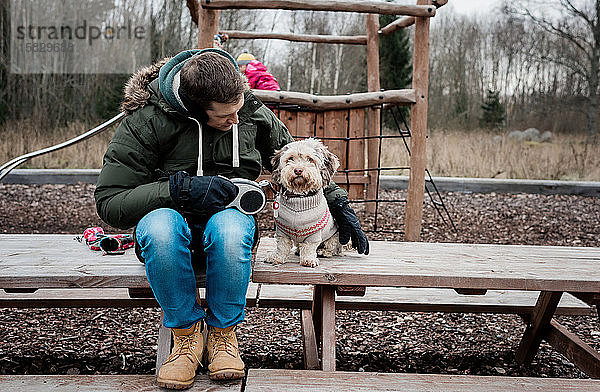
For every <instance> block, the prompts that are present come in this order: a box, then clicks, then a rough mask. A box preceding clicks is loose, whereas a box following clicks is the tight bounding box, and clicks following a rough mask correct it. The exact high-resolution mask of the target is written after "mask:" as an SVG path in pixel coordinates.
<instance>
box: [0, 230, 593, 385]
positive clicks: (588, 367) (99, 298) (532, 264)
mask: <svg viewBox="0 0 600 392" xmlns="http://www.w3.org/2000/svg"><path fill="white" fill-rule="evenodd" d="M74 237H75V236H74V235H68V234H62V235H24V234H5V235H0V289H4V290H5V291H6V292H7V294H5V295H0V305H1V306H11V304H13V305H15V306H21V307H36V306H39V305H40V304H43V305H47V306H88V305H89V306H93V307H95V306H107V307H111V306H152V305H153V304H154V302H153V300H152V295H151V291H150V290H149V285H148V281H147V280H146V274H145V270H144V266H143V265H142V264H141V263H140V262H139V261H138V260H137V258H136V257H135V255H134V254H133V250H131V249H129V250H128V251H127V252H126V253H125V254H124V255H111V256H103V255H102V253H101V252H94V251H90V250H89V249H88V248H87V246H85V245H84V244H81V243H79V242H77V241H75V240H74ZM371 245H372V246H371V254H370V255H368V256H362V255H357V254H356V253H347V254H345V255H342V256H339V257H335V258H330V259H323V260H322V261H321V265H320V266H319V267H317V268H308V267H302V266H300V265H299V263H298V259H297V257H296V256H293V255H292V256H291V258H290V262H288V263H285V264H283V265H278V266H273V265H270V264H265V263H264V262H263V261H262V260H264V259H265V257H266V254H267V252H269V251H271V250H273V249H274V239H273V238H262V239H261V243H260V246H259V249H258V254H257V261H256V262H255V264H254V268H253V277H252V279H253V282H254V283H258V284H261V285H263V288H262V290H261V289H260V288H259V287H257V285H256V284H255V285H251V287H250V290H249V294H248V296H249V297H247V298H248V299H249V304H251V305H252V306H254V305H256V306H275V307H281V306H284V305H285V303H288V304H289V306H290V307H298V308H300V309H302V310H301V317H302V324H301V325H302V335H303V342H304V354H305V364H306V367H307V368H309V369H311V368H312V369H314V368H322V369H323V370H335V309H336V306H338V307H339V308H346V309H351V308H363V309H370V308H373V309H385V308H390V309H396V310H403V309H404V310H418V309H420V308H419V307H417V305H418V302H419V300H418V298H417V299H415V298H412V299H410V301H409V302H406V299H400V302H401V301H404V303H394V298H392V297H393V296H394V295H398V294H401V295H404V294H405V293H404V292H403V291H401V290H400V289H396V288H417V290H419V289H420V290H433V291H427V295H429V294H430V293H432V292H435V296H436V297H435V298H434V299H432V298H425V299H423V301H422V302H423V303H426V307H425V308H424V309H425V310H428V311H433V310H434V309H438V308H437V307H436V306H437V305H436V304H435V303H434V302H437V303H440V302H443V296H444V295H448V294H447V293H448V291H450V292H452V289H454V290H455V291H456V292H458V293H462V294H484V293H485V292H486V291H487V290H490V291H492V290H497V291H496V292H495V294H494V295H495V296H492V297H490V298H489V299H488V300H487V302H485V303H484V302H481V301H478V303H476V304H475V305H473V304H470V303H469V301H457V300H456V299H457V298H456V297H457V296H456V295H454V297H453V298H450V295H448V297H449V301H448V302H444V303H442V310H443V311H455V312H471V311H473V310H476V311H485V309H486V308H487V307H488V306H489V305H490V301H491V302H495V301H498V302H502V301H503V299H504V297H505V294H504V293H507V292H511V293H512V292H515V293H518V294H519V296H516V297H511V299H512V300H514V299H515V298H517V297H518V298H521V297H523V295H522V293H524V292H525V293H527V292H537V291H539V292H540V295H539V298H538V300H537V304H536V305H535V307H534V309H533V312H531V310H530V308H531V307H530V306H528V307H522V306H519V307H515V306H513V305H510V301H508V304H502V308H501V311H503V312H511V309H516V311H515V313H518V314H520V315H522V316H524V317H526V318H528V327H527V329H526V331H525V334H524V337H523V339H522V341H521V345H520V346H519V348H518V351H517V358H518V359H520V360H522V361H524V362H528V361H530V360H531V359H532V357H533V355H535V352H536V350H537V347H538V345H539V343H540V341H541V339H542V338H544V339H546V340H547V341H548V342H549V343H550V344H552V345H553V346H554V347H555V348H556V349H557V350H558V351H559V352H561V353H563V354H564V355H565V356H566V357H567V358H569V359H570V360H571V361H572V362H573V363H574V364H576V365H577V366H579V367H580V368H581V369H582V370H583V371H585V372H586V373H587V374H588V375H590V376H592V377H600V355H599V354H598V353H597V352H596V351H595V350H593V349H592V348H591V347H589V346H588V345H587V344H585V343H584V342H582V341H581V340H580V339H578V338H577V337H576V336H575V335H573V334H572V333H570V332H569V331H567V330H566V329H565V328H564V327H562V326H561V325H560V324H558V323H557V322H556V321H555V320H553V319H552V316H553V315H555V314H556V310H557V307H558V303H559V300H561V297H562V296H563V295H562V294H563V293H565V292H566V293H570V294H572V295H573V296H575V297H577V298H579V299H581V300H583V301H585V302H586V303H588V304H590V305H596V306H598V304H599V303H600V249H599V248H575V247H541V246H513V245H471V244H436V243H401V242H385V241H373V242H372V243H371ZM203 280H204V277H203V276H198V285H199V286H202V285H203ZM271 284H274V285H278V286H279V289H277V290H275V291H273V290H272V289H273V288H274V285H271ZM290 285H293V287H298V289H299V290H300V291H295V290H287V289H286V290H282V289H281V288H282V287H284V288H285V287H288V288H289V287H292V286H290ZM301 285H314V289H313V293H312V303H311V305H310V308H309V309H306V308H305V304H306V299H305V298H304V297H302V295H303V294H301V295H299V294H298V293H303V292H304V291H306V286H301ZM365 287H368V290H366V289H365ZM67 289H70V290H67ZM75 289H77V290H81V295H75V294H74V293H73V290H75ZM118 289H120V290H127V293H128V295H129V297H130V298H129V299H127V298H123V295H122V294H119V293H115V292H114V290H118ZM444 289H445V290H446V291H445V292H444ZM449 289H450V290H449ZM365 290H366V291H367V295H366V296H365V297H360V295H363V294H364V293H365ZM402 290H404V289H402ZM406 290H409V289H406ZM34 291H35V293H32V294H28V293H30V292H34ZM57 292H60V293H61V294H62V293H63V292H64V294H62V295H61V294H57ZM336 292H337V294H338V295H340V294H341V295H354V296H355V297H345V298H355V299H356V301H352V300H349V301H348V300H347V301H343V300H342V301H340V300H338V301H337V304H338V305H336V298H335V297H336ZM444 293H446V294H444ZM309 294H310V293H309ZM380 294H381V295H382V299H383V302H381V303H378V302H377V301H373V295H375V296H377V295H380ZM414 294H415V293H413V295H414ZM11 295H12V296H14V297H11ZM28 295H30V296H31V297H30V298H28V297H27V296H28ZM416 295H419V293H416ZM369 296H371V298H370V299H369V300H368V301H365V302H362V303H361V298H367V297H369ZM46 297H48V298H46ZM50 297H51V298H50ZM463 297H464V296H463ZM481 297H487V296H481ZM569 297H570V295H569ZM261 298H262V299H264V301H263V302H262V303H261V302H260V301H261ZM353 302H354V303H353ZM427 302H429V303H427ZM480 302H481V303H480ZM571 303H572V301H569V303H567V304H566V307H563V309H566V310H568V311H578V310H583V311H587V310H586V309H584V308H581V307H580V306H579V305H577V304H575V307H570V306H571ZM527 308H529V310H527V311H524V310H523V309H527ZM559 309H560V308H559ZM569 309H570V310H569ZM580 314H581V313H580ZM319 342H322V355H321V358H319V357H318V355H317V344H318V343H319ZM158 347H159V349H158V353H157V364H158V365H160V364H161V363H162V360H163V359H164V358H165V357H166V355H168V352H169V351H170V335H169V333H168V331H166V330H165V329H164V328H161V330H160V331H159V344H158Z"/></svg>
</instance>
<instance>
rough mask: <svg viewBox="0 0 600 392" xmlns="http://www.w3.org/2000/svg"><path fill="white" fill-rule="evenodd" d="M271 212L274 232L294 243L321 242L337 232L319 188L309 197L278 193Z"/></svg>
mask: <svg viewBox="0 0 600 392" xmlns="http://www.w3.org/2000/svg"><path fill="white" fill-rule="evenodd" d="M273 212H274V215H275V228H276V233H277V234H279V235H284V236H286V237H289V238H290V239H291V240H293V241H294V242H323V241H325V240H328V239H329V238H331V237H332V236H333V235H334V234H335V233H336V232H337V227H336V226H335V224H334V222H333V217H332V216H331V213H330V212H329V206H328V205H327V200H326V199H325V195H324V194H323V190H322V189H320V190H319V191H318V192H317V193H316V194H314V195H311V196H286V195H282V194H280V195H278V196H277V199H276V200H275V202H274V203H273Z"/></svg>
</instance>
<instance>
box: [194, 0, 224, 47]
mask: <svg viewBox="0 0 600 392" xmlns="http://www.w3.org/2000/svg"><path fill="white" fill-rule="evenodd" d="M220 12H221V11H219V10H210V9H207V8H199V10H198V49H205V48H212V47H213V42H214V37H215V34H217V33H218V32H219V14H220Z"/></svg>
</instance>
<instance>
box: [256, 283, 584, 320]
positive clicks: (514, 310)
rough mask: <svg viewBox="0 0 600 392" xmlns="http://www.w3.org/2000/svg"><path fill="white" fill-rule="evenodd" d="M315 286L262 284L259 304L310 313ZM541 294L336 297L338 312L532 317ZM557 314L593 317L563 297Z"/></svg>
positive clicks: (423, 291) (397, 291)
mask: <svg viewBox="0 0 600 392" xmlns="http://www.w3.org/2000/svg"><path fill="white" fill-rule="evenodd" d="M312 291H313V289H312V286H307V285H279V284H262V285H261V289H260V296H259V301H258V306H259V307H264V308H274V307H279V308H294V309H297V308H300V309H310V306H311V301H312ZM538 296H539V292H538V291H520V290H489V291H488V292H487V293H486V294H485V295H460V294H457V293H456V292H455V291H454V290H452V289H427V288H405V287H367V290H366V293H365V295H364V296H357V297H345V296H336V305H335V306H336V309H343V310H348V309H353V310H396V311H405V312H413V311H428V312H459V313H465V312H472V313H508V314H530V313H531V312H532V311H533V308H534V306H535V303H536V301H537V298H538ZM556 314H564V315H583V316H593V315H594V310H593V308H592V307H590V306H589V305H587V304H586V303H584V302H583V301H581V300H579V299H577V298H575V297H574V296H572V295H570V294H567V293H565V294H563V296H562V298H561V300H560V303H559V307H558V308H557V312H556Z"/></svg>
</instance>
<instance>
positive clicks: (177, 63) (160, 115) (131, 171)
mask: <svg viewBox="0 0 600 392" xmlns="http://www.w3.org/2000/svg"><path fill="white" fill-rule="evenodd" d="M122 108H123V110H125V111H126V112H127V113H128V114H129V115H128V116H127V117H125V118H124V119H123V121H122V122H121V124H120V125H119V127H118V128H117V130H116V131H115V135H114V136H113V139H112V140H111V142H110V144H109V146H108V149H107V152H106V154H105V156H104V164H103V167H102V171H101V173H100V176H99V179H98V184H97V187H96V191H95V198H96V207H97V210H98V214H99V215H100V217H101V218H102V219H103V220H104V221H105V222H107V223H108V224H110V225H111V226H114V227H118V228H121V229H126V228H129V227H133V226H136V229H135V232H134V234H135V236H136V242H137V244H136V245H137V246H136V250H137V252H136V253H137V254H138V257H140V259H141V260H142V261H143V262H144V263H145V267H146V275H147V278H148V282H149V283H150V286H151V288H152V291H153V293H154V296H155V297H156V300H157V301H158V303H159V305H160V307H161V308H162V310H163V313H164V320H163V324H164V325H165V327H168V328H171V330H172V334H173V341H174V347H173V350H172V352H171V355H170V356H169V357H168V359H167V360H166V361H165V363H164V364H163V365H162V366H161V368H160V370H159V372H158V377H157V381H158V384H159V386H161V387H165V388H173V389H184V388H189V387H190V386H192V384H193V382H194V376H195V374H196V370H197V368H198V365H199V364H200V362H201V360H202V357H203V354H204V351H203V350H204V341H203V335H202V331H203V329H204V328H205V324H207V325H208V338H207V342H206V346H207V357H208V371H209V376H210V378H211V379H216V380H219V379H236V378H240V377H243V376H244V362H243V361H242V359H241V357H240V354H239V349H238V343H237V338H236V334H235V328H236V325H237V324H239V323H240V322H242V321H243V319H244V307H245V299H246V291H247V288H248V284H249V279H250V269H251V266H250V258H251V251H252V247H253V245H254V244H255V242H256V238H255V237H256V225H255V221H254V218H253V217H251V216H248V215H245V214H243V213H241V212H239V211H238V210H236V209H233V208H228V209H226V208H225V206H226V205H227V204H228V203H229V202H231V201H232V200H233V199H234V198H235V196H236V194H237V187H236V186H235V185H233V183H232V182H231V181H229V180H228V178H234V177H242V178H246V179H251V180H255V179H256V178H257V177H258V175H259V174H260V171H261V168H262V166H263V165H264V166H265V167H266V168H267V169H270V168H271V167H270V158H271V156H272V155H273V154H274V151H275V150H277V149H279V148H281V147H282V146H284V145H285V144H287V143H289V142H291V141H292V138H291V136H290V134H289V133H288V131H287V129H286V128H285V126H284V125H283V123H281V121H279V120H278V119H277V118H276V117H275V115H274V114H273V113H272V112H271V111H270V110H269V109H267V108H266V107H265V106H264V105H263V104H262V103H261V102H260V101H258V100H257V99H256V98H255V97H254V96H253V95H252V94H251V93H250V92H249V91H248V89H247V84H246V82H245V79H244V77H243V76H242V75H241V74H240V73H239V71H238V69H237V65H236V62H235V60H234V59H233V58H232V57H231V56H230V55H229V54H228V53H226V52H224V51H222V50H219V49H204V50H189V51H184V52H181V53H179V54H178V55H176V56H175V57H173V58H171V59H165V60H163V61H162V62H159V63H157V64H155V65H153V66H150V67H147V68H145V69H142V70H141V71H139V72H138V73H137V74H134V75H133V76H132V78H131V79H130V81H129V82H128V83H127V85H126V87H125V97H124V101H123V104H122ZM194 174H195V175H194ZM326 193H327V197H328V200H329V201H330V203H331V212H332V215H333V216H334V219H336V221H337V222H338V225H339V226H340V237H341V238H342V240H341V241H343V239H344V238H345V241H346V243H347V242H348V240H349V238H350V237H352V241H353V245H354V246H355V247H357V248H358V250H359V251H360V252H361V253H365V254H367V253H368V242H367V239H366V237H365V235H364V233H363V232H362V230H361V228H360V223H359V222H358V218H356V214H354V211H353V210H352V209H351V208H350V207H349V206H348V200H347V196H346V192H345V191H344V190H342V189H340V188H339V187H337V186H336V185H335V184H333V183H332V184H331V185H330V186H329V188H328V189H327V192H326ZM344 233H346V234H344ZM343 235H345V237H343ZM202 267H205V268H206V300H207V303H208V309H206V310H205V309H203V308H202V307H201V305H200V304H199V303H198V302H197V301H196V296H197V291H196V278H195V270H198V269H201V268H202Z"/></svg>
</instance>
